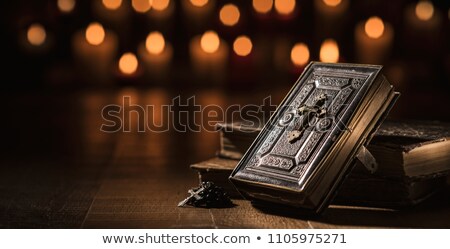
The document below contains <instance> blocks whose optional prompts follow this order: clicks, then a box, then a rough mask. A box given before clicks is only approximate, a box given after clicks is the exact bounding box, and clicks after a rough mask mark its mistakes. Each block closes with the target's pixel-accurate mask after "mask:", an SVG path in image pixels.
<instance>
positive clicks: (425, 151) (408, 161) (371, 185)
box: [191, 121, 450, 208]
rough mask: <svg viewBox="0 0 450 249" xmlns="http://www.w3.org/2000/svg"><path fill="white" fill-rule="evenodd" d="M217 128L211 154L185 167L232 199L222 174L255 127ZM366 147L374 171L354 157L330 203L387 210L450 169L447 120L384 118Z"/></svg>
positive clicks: (407, 202)
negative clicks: (215, 147)
mask: <svg viewBox="0 0 450 249" xmlns="http://www.w3.org/2000/svg"><path fill="white" fill-rule="evenodd" d="M217 128H218V129H217V130H218V132H220V150H219V151H218V153H217V156H216V157H214V158H211V159H209V160H206V161H203V162H200V163H196V164H193V165H191V168H192V169H194V170H196V171H198V173H199V178H200V181H213V182H215V183H216V184H217V185H219V186H221V187H223V188H224V189H226V190H227V191H228V192H229V194H230V195H231V196H232V197H239V193H238V192H237V191H236V190H235V189H234V187H233V186H232V185H231V184H230V182H229V181H228V177H229V176H230V174H231V172H232V171H233V169H234V168H235V166H236V165H237V164H238V162H239V160H240V158H241V157H242V156H243V154H244V153H245V152H246V151H247V149H248V148H249V147H250V145H251V143H252V142H253V140H255V138H256V136H257V135H258V133H259V132H260V131H261V127H260V126H257V125H252V126H248V125H244V124H243V123H228V124H219V125H218V127H217ZM368 150H369V151H370V152H371V153H372V155H373V156H374V157H375V159H376V161H377V164H378V169H377V170H376V172H374V173H371V172H369V171H368V170H367V169H366V168H365V167H364V166H363V165H362V164H361V163H360V162H359V161H357V160H355V165H354V167H353V170H352V172H351V173H350V174H349V175H348V176H347V178H346V179H345V181H344V183H343V184H342V186H341V187H340V188H339V191H338V193H337V195H336V197H335V198H334V201H333V203H335V204H346V205H363V206H374V207H391V208H401V207H407V206H411V205H415V204H418V203H420V202H422V201H424V200H425V199H427V198H428V197H430V196H431V195H433V194H434V193H436V192H438V191H439V190H441V189H442V187H444V186H445V185H446V182H447V176H448V175H449V173H450V124H446V123H440V122H423V121H401V122H400V121H385V122H383V124H382V125H381V127H380V128H379V129H378V131H377V132H376V134H375V135H374V137H373V139H372V140H371V142H370V144H369V146H368Z"/></svg>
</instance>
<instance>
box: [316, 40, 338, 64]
mask: <svg viewBox="0 0 450 249" xmlns="http://www.w3.org/2000/svg"><path fill="white" fill-rule="evenodd" d="M320 60H321V61H322V62H338V60H339V47H338V45H337V43H336V41H335V40H333V39H327V40H325V41H323V43H322V45H321V46H320Z"/></svg>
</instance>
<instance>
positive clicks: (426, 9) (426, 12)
mask: <svg viewBox="0 0 450 249" xmlns="http://www.w3.org/2000/svg"><path fill="white" fill-rule="evenodd" d="M433 14H434V7H433V4H432V3H431V2H428V1H420V2H418V3H417V5H416V16H417V17H418V18H419V19H420V20H422V21H427V20H430V19H431V17H433Z"/></svg>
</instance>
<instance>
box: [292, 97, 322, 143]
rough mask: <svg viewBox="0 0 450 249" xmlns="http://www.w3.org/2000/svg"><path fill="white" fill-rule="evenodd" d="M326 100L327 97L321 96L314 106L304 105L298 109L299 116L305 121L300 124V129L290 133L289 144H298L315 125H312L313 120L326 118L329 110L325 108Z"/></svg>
mask: <svg viewBox="0 0 450 249" xmlns="http://www.w3.org/2000/svg"><path fill="white" fill-rule="evenodd" d="M326 100H327V95H326V94H321V95H319V96H318V97H317V98H316V103H315V104H314V105H313V106H307V105H305V104H302V105H300V106H299V107H298V108H297V110H296V112H297V115H299V116H302V117H303V119H302V121H301V122H300V127H299V128H298V129H294V130H292V131H290V132H289V133H288V141H289V143H294V142H296V141H297V140H298V139H299V138H300V137H301V136H302V134H303V132H304V131H305V130H306V129H308V128H309V127H311V126H312V125H314V124H312V125H311V120H313V119H314V120H316V119H318V118H323V117H324V116H325V114H326V113H327V109H326V106H325V102H326Z"/></svg>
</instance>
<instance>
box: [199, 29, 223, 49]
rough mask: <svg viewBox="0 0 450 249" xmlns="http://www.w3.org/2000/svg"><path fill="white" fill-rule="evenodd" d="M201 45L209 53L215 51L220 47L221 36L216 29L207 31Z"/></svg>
mask: <svg viewBox="0 0 450 249" xmlns="http://www.w3.org/2000/svg"><path fill="white" fill-rule="evenodd" d="M200 46H201V48H202V49H203V51H205V52H207V53H214V52H216V51H217V50H218V49H219V46H220V38H219V36H218V35H217V33H216V32H214V31H206V32H205V33H204V34H203V35H202V38H201V39H200Z"/></svg>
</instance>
